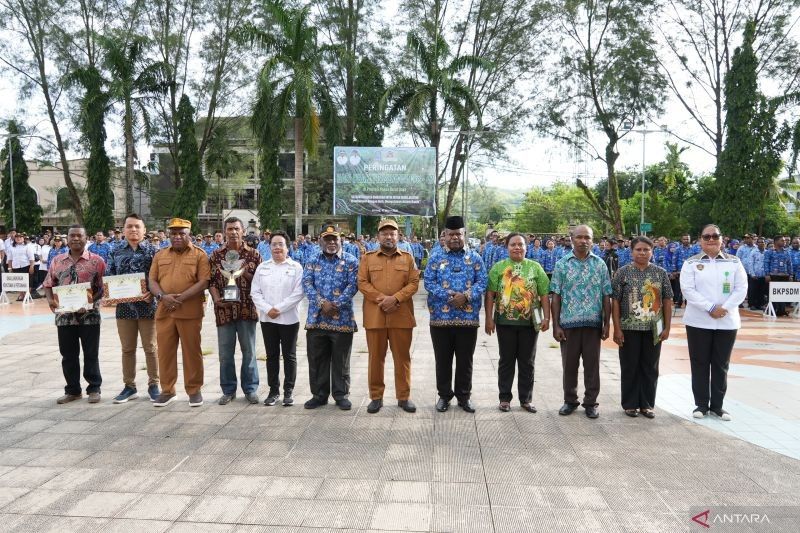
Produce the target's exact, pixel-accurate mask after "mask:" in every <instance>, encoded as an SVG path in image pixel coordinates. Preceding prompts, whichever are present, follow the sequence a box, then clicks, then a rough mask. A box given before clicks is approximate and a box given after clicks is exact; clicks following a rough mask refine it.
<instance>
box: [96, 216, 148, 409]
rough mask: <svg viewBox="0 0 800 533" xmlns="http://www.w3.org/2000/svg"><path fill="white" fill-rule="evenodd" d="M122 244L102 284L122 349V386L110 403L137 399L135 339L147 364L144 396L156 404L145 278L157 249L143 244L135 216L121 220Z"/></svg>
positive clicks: (113, 253)
mask: <svg viewBox="0 0 800 533" xmlns="http://www.w3.org/2000/svg"><path fill="white" fill-rule="evenodd" d="M124 231H125V240H124V241H120V243H119V244H118V245H117V246H116V247H115V248H114V249H113V250H112V251H111V253H110V254H109V256H108V274H109V276H112V277H107V278H106V280H105V288H106V289H107V290H106V291H105V292H106V294H105V298H106V302H108V303H110V304H114V303H115V304H116V305H117V310H116V317H117V333H118V334H119V342H120V344H121V345H122V381H123V382H124V384H125V386H124V388H123V389H122V392H120V393H119V394H118V395H117V397H116V398H114V403H125V402H127V401H128V400H135V399H136V398H138V397H139V394H138V391H137V388H136V339H137V337H139V338H141V339H142V348H144V357H145V362H146V364H147V394H148V396H149V397H150V401H152V402H154V401H156V398H158V395H159V394H161V391H159V388H158V359H157V357H156V322H155V315H156V302H155V300H154V299H153V296H152V295H151V294H150V292H149V291H148V290H147V275H148V273H149V272H150V266H151V265H152V264H153V256H154V255H155V254H156V252H157V251H158V249H156V247H155V246H153V245H152V244H150V243H148V242H146V241H143V240H142V239H143V238H144V235H145V227H144V221H143V220H142V217H140V216H139V215H137V214H136V213H131V214H130V215H128V216H127V217H126V218H125V226H124Z"/></svg>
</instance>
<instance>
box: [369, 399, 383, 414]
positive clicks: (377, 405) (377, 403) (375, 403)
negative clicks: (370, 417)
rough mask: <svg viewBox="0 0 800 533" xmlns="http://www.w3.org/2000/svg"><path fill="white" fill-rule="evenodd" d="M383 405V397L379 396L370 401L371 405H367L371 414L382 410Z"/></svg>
mask: <svg viewBox="0 0 800 533" xmlns="http://www.w3.org/2000/svg"><path fill="white" fill-rule="evenodd" d="M381 407H383V400H382V399H380V398H378V399H377V400H372V401H371V402H369V405H367V412H368V413H369V414H375V413H377V412H378V411H380V410H381Z"/></svg>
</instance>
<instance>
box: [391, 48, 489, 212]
mask: <svg viewBox="0 0 800 533" xmlns="http://www.w3.org/2000/svg"><path fill="white" fill-rule="evenodd" d="M431 41H432V42H431V46H429V45H428V44H427V43H426V42H425V40H423V38H422V37H421V36H419V35H418V34H417V33H415V32H410V33H409V34H408V37H407V46H408V48H409V49H410V50H411V51H412V52H413V54H414V59H415V63H416V65H418V68H419V69H420V72H418V73H415V74H416V75H415V76H414V77H403V78H400V79H399V80H396V81H395V82H394V84H392V85H391V86H390V87H389V88H388V89H387V90H386V92H385V93H384V94H383V97H382V98H381V102H380V109H381V111H382V112H385V113H386V120H387V123H388V122H391V121H393V120H394V119H395V118H397V117H398V116H399V115H400V113H404V114H405V119H406V126H407V127H408V128H409V129H410V130H411V132H412V134H415V135H418V136H419V137H421V138H422V139H424V140H425V141H427V142H428V143H429V146H432V147H433V148H435V149H436V191H437V192H436V203H437V206H438V189H439V141H440V140H441V124H442V123H443V122H444V120H445V118H446V117H447V116H451V117H452V119H453V121H454V123H455V125H456V126H457V127H458V128H459V129H462V130H468V129H470V118H471V117H473V116H475V117H476V119H477V123H478V127H480V124H481V113H480V107H479V105H478V103H477V101H476V100H475V97H474V95H473V94H472V91H471V90H470V89H469V87H468V86H467V85H466V84H465V83H464V82H462V81H461V80H460V79H458V74H459V73H460V72H461V71H462V70H464V69H466V68H474V69H489V68H491V63H490V62H488V61H486V60H484V59H482V58H480V57H476V56H472V55H464V56H459V57H456V58H454V59H452V60H451V61H450V62H449V63H448V64H447V65H442V64H441V62H442V61H443V60H447V58H448V57H449V55H450V47H449V45H448V44H447V41H446V40H445V39H444V37H442V35H441V34H440V33H439V32H437V34H436V35H435V36H433V38H432V39H431ZM449 207H450V206H446V209H445V215H446V212H447V211H449Z"/></svg>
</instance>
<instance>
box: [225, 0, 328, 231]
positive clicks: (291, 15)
mask: <svg viewBox="0 0 800 533" xmlns="http://www.w3.org/2000/svg"><path fill="white" fill-rule="evenodd" d="M309 10H310V6H308V5H307V6H305V7H303V8H299V9H295V8H290V7H287V6H286V5H284V3H283V2H282V1H280V0H266V1H265V4H264V11H265V13H266V14H267V16H268V17H269V18H270V20H271V22H272V23H274V28H270V27H256V26H255V25H253V24H250V23H247V24H245V25H243V26H242V27H240V28H239V30H238V36H239V39H241V40H244V41H246V42H248V43H250V45H251V46H254V47H256V48H259V49H261V50H264V51H265V52H267V53H268V54H269V56H270V57H269V59H268V60H267V61H266V63H265V65H264V67H263V68H262V72H273V71H275V70H280V71H283V72H285V73H286V77H285V78H284V79H283V80H278V81H279V82H280V83H279V87H278V88H277V90H276V91H275V93H274V97H273V98H274V105H275V106H276V108H277V113H278V114H279V115H281V116H284V117H287V118H291V119H292V120H293V125H294V155H295V157H294V227H295V233H296V234H299V233H300V232H302V229H303V217H302V215H303V170H304V167H303V153H304V150H305V151H306V152H307V153H308V155H309V156H310V157H314V156H316V153H317V145H318V142H319V132H320V116H319V113H318V111H317V109H318V108H319V107H320V105H319V104H321V101H320V100H321V99H322V98H326V96H325V95H324V88H323V87H322V86H321V85H319V84H317V83H316V80H315V73H316V72H317V70H318V69H319V68H320V65H321V63H322V53H323V52H325V51H326V50H327V48H328V47H323V46H318V45H317V28H316V27H315V26H313V25H312V24H311V22H310V20H309ZM258 108H259V105H258V103H257V104H256V105H255V109H258ZM253 120H254V121H257V119H256V117H253ZM286 122H288V120H287V121H279V125H280V126H281V127H282V128H283V129H285V126H284V125H283V124H285V123H286ZM284 133H285V132H284V131H283V130H282V131H281V136H280V139H283V138H285V136H284V135H283V134H284Z"/></svg>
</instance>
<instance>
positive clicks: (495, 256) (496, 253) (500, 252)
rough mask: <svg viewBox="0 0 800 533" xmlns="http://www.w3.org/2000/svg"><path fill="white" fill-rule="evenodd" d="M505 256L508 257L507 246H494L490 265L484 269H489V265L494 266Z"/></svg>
mask: <svg viewBox="0 0 800 533" xmlns="http://www.w3.org/2000/svg"><path fill="white" fill-rule="evenodd" d="M507 258H508V248H506V247H505V246H500V245H496V246H495V247H494V250H492V259H491V261H490V264H491V266H490V267H488V268H487V269H486V270H487V272H488V271H489V270H491V269H492V268H491V267H492V266H494V265H495V264H496V263H499V262H500V261H502V260H503V259H507Z"/></svg>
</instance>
